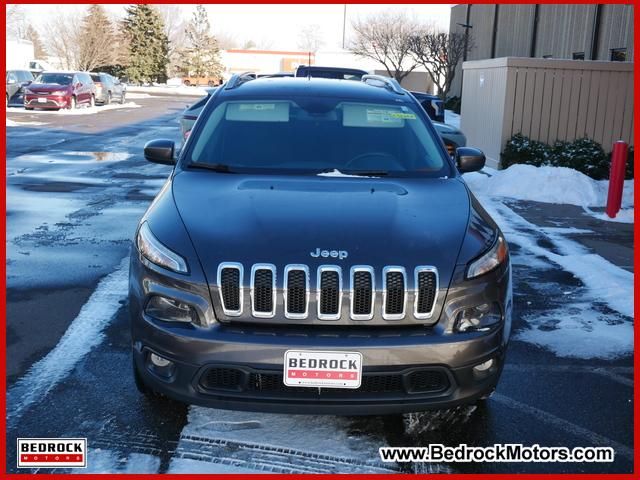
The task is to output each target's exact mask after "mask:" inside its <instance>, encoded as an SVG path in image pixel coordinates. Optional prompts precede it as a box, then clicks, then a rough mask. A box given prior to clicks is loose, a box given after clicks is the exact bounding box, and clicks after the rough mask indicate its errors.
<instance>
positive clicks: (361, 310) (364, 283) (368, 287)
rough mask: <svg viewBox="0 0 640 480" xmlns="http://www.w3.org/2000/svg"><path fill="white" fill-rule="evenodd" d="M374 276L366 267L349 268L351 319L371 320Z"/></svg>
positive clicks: (371, 270) (371, 269) (369, 268)
mask: <svg viewBox="0 0 640 480" xmlns="http://www.w3.org/2000/svg"><path fill="white" fill-rule="evenodd" d="M374 279H375V275H374V272H373V268H371V267H368V266H361V265H358V266H354V267H351V318H352V319H353V320H371V319H372V318H373V305H374V300H375V280H374Z"/></svg>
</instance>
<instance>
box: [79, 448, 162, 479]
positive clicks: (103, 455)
mask: <svg viewBox="0 0 640 480" xmlns="http://www.w3.org/2000/svg"><path fill="white" fill-rule="evenodd" d="M87 458H88V459H89V461H88V462H87V468H81V469H78V468H74V469H72V471H71V473H137V474H140V473H154V472H157V471H158V469H159V468H160V458H158V457H155V456H153V455H147V454H144V453H130V454H128V455H123V454H121V453H118V452H112V451H110V450H102V449H100V448H96V449H90V450H89V453H88V455H87Z"/></svg>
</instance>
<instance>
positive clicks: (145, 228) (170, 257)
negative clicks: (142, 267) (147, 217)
mask: <svg viewBox="0 0 640 480" xmlns="http://www.w3.org/2000/svg"><path fill="white" fill-rule="evenodd" d="M136 245H137V246H138V251H139V252H140V253H141V254H142V256H143V257H145V258H146V259H147V260H149V261H150V262H151V263H155V264H156V265H158V266H160V267H164V268H167V269H169V270H172V271H174V272H178V273H187V272H188V271H189V270H188V268H187V262H186V261H185V259H184V258H182V257H181V256H180V255H178V254H177V253H175V252H172V251H171V250H169V249H168V248H167V247H165V246H164V245H163V244H162V243H160V241H159V240H158V239H157V238H156V237H154V236H153V233H151V229H150V228H149V225H148V224H147V222H144V223H143V224H142V226H141V227H140V230H138V237H137V238H136Z"/></svg>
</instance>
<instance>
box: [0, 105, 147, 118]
mask: <svg viewBox="0 0 640 480" xmlns="http://www.w3.org/2000/svg"><path fill="white" fill-rule="evenodd" d="M141 106H142V105H138V104H137V103H134V102H127V103H124V104H122V105H121V104H119V103H112V104H111V105H103V106H100V107H98V106H96V107H82V106H81V107H78V108H76V109H75V110H67V109H66V108H61V109H60V110H28V111H25V110H23V111H22V112H24V113H28V114H29V115H93V114H94V113H100V112H106V111H107V110H118V109H121V108H140V107H141ZM7 112H8V113H13V112H16V110H9V109H7Z"/></svg>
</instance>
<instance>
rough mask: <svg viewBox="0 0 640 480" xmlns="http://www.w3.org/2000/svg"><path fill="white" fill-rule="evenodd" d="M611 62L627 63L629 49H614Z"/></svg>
mask: <svg viewBox="0 0 640 480" xmlns="http://www.w3.org/2000/svg"><path fill="white" fill-rule="evenodd" d="M611 61H612V62H626V61H627V49H626V48H612V49H611Z"/></svg>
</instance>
